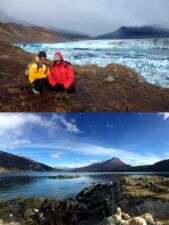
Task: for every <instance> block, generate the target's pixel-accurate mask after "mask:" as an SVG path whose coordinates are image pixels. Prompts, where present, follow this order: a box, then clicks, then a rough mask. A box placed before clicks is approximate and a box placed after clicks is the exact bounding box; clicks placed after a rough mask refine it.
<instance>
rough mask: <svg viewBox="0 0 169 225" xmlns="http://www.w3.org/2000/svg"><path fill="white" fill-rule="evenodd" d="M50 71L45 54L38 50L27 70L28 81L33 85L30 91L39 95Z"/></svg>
mask: <svg viewBox="0 0 169 225" xmlns="http://www.w3.org/2000/svg"><path fill="white" fill-rule="evenodd" d="M49 72H50V67H49V65H48V64H47V55H46V53H45V52H39V55H38V57H37V58H36V60H35V62H33V63H32V64H31V65H30V67H29V71H28V78H29V82H30V83H31V84H32V85H33V88H32V92H33V93H34V94H35V95H40V94H41V92H42V89H43V87H45V86H46V83H47V75H48V74H49Z"/></svg>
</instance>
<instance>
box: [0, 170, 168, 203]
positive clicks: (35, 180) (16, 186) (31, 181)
mask: <svg viewBox="0 0 169 225" xmlns="http://www.w3.org/2000/svg"><path fill="white" fill-rule="evenodd" d="M58 175H79V176H80V178H74V179H54V178H53V177H55V176H58ZM144 175H151V176H153V175H159V176H165V177H169V173H165V174H161V173H156V174H155V173H144V174H143V173H70V172H67V173H66V172H64V173H58V172H25V173H4V174H0V201H7V200H11V199H16V198H22V197H23V198H29V197H42V198H46V197H48V198H56V199H60V200H62V199H66V198H70V197H75V196H76V195H77V194H78V193H79V192H80V191H81V190H82V189H84V188H85V187H88V186H90V185H92V184H97V183H106V182H110V181H115V180H117V179H121V178H122V177H124V176H134V177H140V176H144Z"/></svg>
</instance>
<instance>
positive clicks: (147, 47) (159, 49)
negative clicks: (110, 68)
mask: <svg viewBox="0 0 169 225" xmlns="http://www.w3.org/2000/svg"><path fill="white" fill-rule="evenodd" d="M17 46H19V47H21V48H23V49H24V50H26V51H28V52H31V53H34V54H37V53H38V52H39V51H46V53H47V55H48V58H49V59H52V58H53V55H54V53H55V52H56V51H61V52H62V53H63V56H64V58H65V60H67V61H69V62H71V63H72V64H78V65H86V64H97V65H98V66H101V67H105V66H107V65H108V64H111V63H118V64H122V65H125V66H128V67H131V68H133V69H134V70H135V71H136V72H137V73H139V74H140V76H141V77H142V78H143V79H144V80H145V81H147V82H149V83H151V84H156V85H158V86H161V87H166V88H169V39H167V38H166V39H141V40H88V41H76V42H65V43H52V44H47V43H46V44H41V43H38V44H18V45H17Z"/></svg>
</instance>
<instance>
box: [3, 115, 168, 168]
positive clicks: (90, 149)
mask: <svg viewBox="0 0 169 225" xmlns="http://www.w3.org/2000/svg"><path fill="white" fill-rule="evenodd" d="M0 150H3V151H7V152H10V153H14V154H17V155H24V156H26V157H29V158H32V159H34V160H37V161H39V162H42V163H45V164H48V165H50V166H57V167H63V166H66V167H81V166H85V165H89V164H91V163H93V162H98V161H104V160H108V159H111V158H112V157H118V158H120V159H121V160H122V161H124V162H125V163H128V164H130V165H145V164H153V163H155V162H157V161H160V160H163V159H168V158H169V113H161V114H160V113H66V114H63V113H61V114H58V113H40V114H38V113H37V114H36V113H35V114H30V113H1V114H0Z"/></svg>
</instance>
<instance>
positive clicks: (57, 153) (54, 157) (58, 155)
mask: <svg viewBox="0 0 169 225" xmlns="http://www.w3.org/2000/svg"><path fill="white" fill-rule="evenodd" d="M49 156H50V158H53V159H58V158H60V156H61V153H60V152H54V153H51V154H50V155H49Z"/></svg>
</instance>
